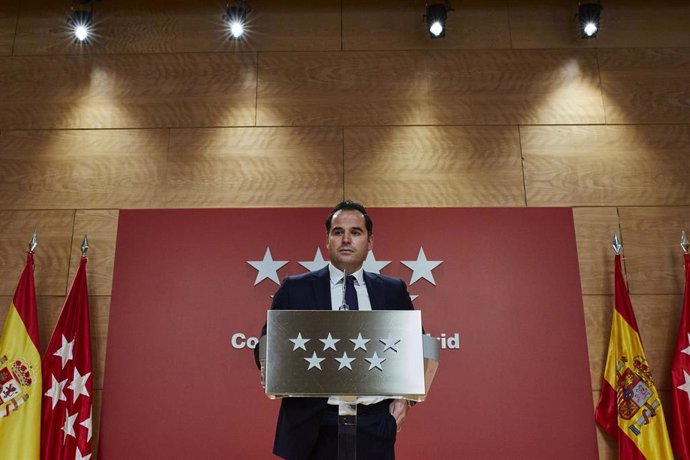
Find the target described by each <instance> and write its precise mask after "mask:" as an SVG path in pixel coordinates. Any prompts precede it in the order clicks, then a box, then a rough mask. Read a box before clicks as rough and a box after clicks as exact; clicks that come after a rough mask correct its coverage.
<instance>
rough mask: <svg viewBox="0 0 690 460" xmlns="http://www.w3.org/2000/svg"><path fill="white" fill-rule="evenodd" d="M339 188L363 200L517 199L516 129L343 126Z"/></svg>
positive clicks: (515, 202) (499, 202)
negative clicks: (342, 177)
mask: <svg viewBox="0 0 690 460" xmlns="http://www.w3.org/2000/svg"><path fill="white" fill-rule="evenodd" d="M345 196H356V197H358V199H361V200H362V201H364V202H366V203H367V204H368V205H369V206H523V205H524V190H523V183H522V174H521V170H520V152H519V141H518V133H517V130H516V129H515V128H513V127H468V128H465V127H390V128H383V127H382V128H347V129H346V130H345Z"/></svg>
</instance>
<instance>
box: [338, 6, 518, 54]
mask: <svg viewBox="0 0 690 460" xmlns="http://www.w3.org/2000/svg"><path fill="white" fill-rule="evenodd" d="M430 3H434V2H430ZM454 6H456V7H457V10H456V11H451V12H450V13H449V14H448V21H447V30H448V32H447V34H446V36H445V37H444V38H443V39H436V40H432V39H431V38H430V37H429V34H428V33H427V30H426V24H425V23H424V20H423V19H422V17H423V16H424V14H425V7H424V2H419V1H417V0H406V1H400V0H385V1H377V2H372V1H370V0H344V1H343V49H345V50H411V49H415V50H417V49H429V50H438V49H491V48H510V26H509V23H508V10H507V7H506V2H505V1H499V0H492V1H479V0H469V1H463V2H462V4H461V5H454Z"/></svg>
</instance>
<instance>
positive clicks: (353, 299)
mask: <svg viewBox="0 0 690 460" xmlns="http://www.w3.org/2000/svg"><path fill="white" fill-rule="evenodd" d="M345 303H346V304H347V306H348V307H350V310H359V301H358V300H357V291H356V290H355V277H354V276H352V275H347V276H346V277H345Z"/></svg>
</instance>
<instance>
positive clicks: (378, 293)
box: [364, 272, 386, 310]
mask: <svg viewBox="0 0 690 460" xmlns="http://www.w3.org/2000/svg"><path fill="white" fill-rule="evenodd" d="M364 282H365V283H366V285H367V292H368V293H369V302H370V303H371V309H372V310H385V309H386V297H385V295H384V292H383V281H381V278H379V277H378V276H375V275H373V274H371V273H368V272H364Z"/></svg>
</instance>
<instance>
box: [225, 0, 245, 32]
mask: <svg viewBox="0 0 690 460" xmlns="http://www.w3.org/2000/svg"><path fill="white" fill-rule="evenodd" d="M249 10H250V8H249V6H248V5H247V2H246V1H245V0H236V1H235V6H230V3H229V2H228V4H227V5H226V6H225V15H223V19H224V20H225V24H226V25H227V31H228V39H230V40H241V39H242V38H243V37H244V35H245V33H246V32H247V14H249Z"/></svg>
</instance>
